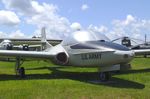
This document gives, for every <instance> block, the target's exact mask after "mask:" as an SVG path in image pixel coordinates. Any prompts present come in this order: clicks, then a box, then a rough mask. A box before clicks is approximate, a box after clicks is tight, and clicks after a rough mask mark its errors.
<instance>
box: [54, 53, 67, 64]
mask: <svg viewBox="0 0 150 99" xmlns="http://www.w3.org/2000/svg"><path fill="white" fill-rule="evenodd" d="M56 62H57V63H58V64H61V65H65V64H67V62H68V57H67V55H66V53H64V52H61V53H58V54H57V55H56Z"/></svg>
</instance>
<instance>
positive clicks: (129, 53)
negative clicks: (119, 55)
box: [123, 51, 135, 59]
mask: <svg viewBox="0 0 150 99" xmlns="http://www.w3.org/2000/svg"><path fill="white" fill-rule="evenodd" d="M134 56H135V54H134V52H133V51H127V52H125V53H124V54H123V58H124V59H132V58H133V57H134Z"/></svg>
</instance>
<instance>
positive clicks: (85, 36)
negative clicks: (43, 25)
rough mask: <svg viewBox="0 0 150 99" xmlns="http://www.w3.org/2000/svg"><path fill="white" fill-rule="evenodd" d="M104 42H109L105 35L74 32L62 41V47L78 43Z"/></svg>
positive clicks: (91, 32)
mask: <svg viewBox="0 0 150 99" xmlns="http://www.w3.org/2000/svg"><path fill="white" fill-rule="evenodd" d="M97 40H104V41H110V40H109V39H108V38H107V37H106V36H105V35H103V34H101V33H98V32H93V31H76V32H73V33H72V34H71V35H70V36H68V37H67V38H66V39H65V40H63V42H62V45H73V44H77V43H80V42H87V41H97Z"/></svg>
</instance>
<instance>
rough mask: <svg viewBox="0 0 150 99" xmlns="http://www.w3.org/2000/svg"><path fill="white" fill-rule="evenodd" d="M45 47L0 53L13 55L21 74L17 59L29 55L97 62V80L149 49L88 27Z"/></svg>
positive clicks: (63, 61) (89, 64) (67, 61)
mask: <svg viewBox="0 0 150 99" xmlns="http://www.w3.org/2000/svg"><path fill="white" fill-rule="evenodd" d="M45 47H46V49H45V50H44V51H40V52H36V51H9V50H0V56H3V57H4V56H5V57H16V65H15V69H16V73H17V74H18V75H20V76H21V77H23V76H24V75H25V74H24V68H23V67H21V68H20V65H21V64H20V61H21V60H20V59H22V58H33V59H41V60H50V61H52V62H53V63H55V64H59V65H62V66H64V65H65V66H81V67H82V66H84V67H95V66H97V67H98V70H99V72H100V80H101V81H107V80H109V79H110V77H111V75H110V72H111V71H118V70H124V69H128V67H130V64H129V62H130V61H131V60H132V59H133V58H134V55H135V54H143V53H150V49H146V50H130V49H128V48H127V47H125V46H123V45H119V44H116V43H112V42H110V41H109V40H108V39H106V37H103V36H102V35H100V34H95V33H94V32H91V31H76V32H74V33H72V35H71V36H69V37H68V38H67V39H66V40H64V41H63V42H62V43H61V44H58V45H56V46H52V45H50V44H49V43H48V42H46V44H45Z"/></svg>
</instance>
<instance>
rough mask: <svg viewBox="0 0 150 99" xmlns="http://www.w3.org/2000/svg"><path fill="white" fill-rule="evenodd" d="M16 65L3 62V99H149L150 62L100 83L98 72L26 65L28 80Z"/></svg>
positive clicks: (143, 61) (0, 73)
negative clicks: (15, 67) (17, 72)
mask: <svg viewBox="0 0 150 99" xmlns="http://www.w3.org/2000/svg"><path fill="white" fill-rule="evenodd" d="M14 65H15V63H14V62H0V99H149V98H150V95H149V92H150V58H147V59H145V58H137V59H134V60H133V61H132V70H129V71H126V72H121V73H113V77H112V80H111V81H109V82H107V83H102V82H101V83H99V82H97V80H98V72H97V69H96V68H79V67H67V66H65V67H61V66H56V65H53V64H51V63H46V62H43V61H27V62H25V63H24V64H23V65H22V66H23V67H25V69H26V75H27V76H26V78H24V79H21V78H19V77H17V76H16V75H15V72H14Z"/></svg>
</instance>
